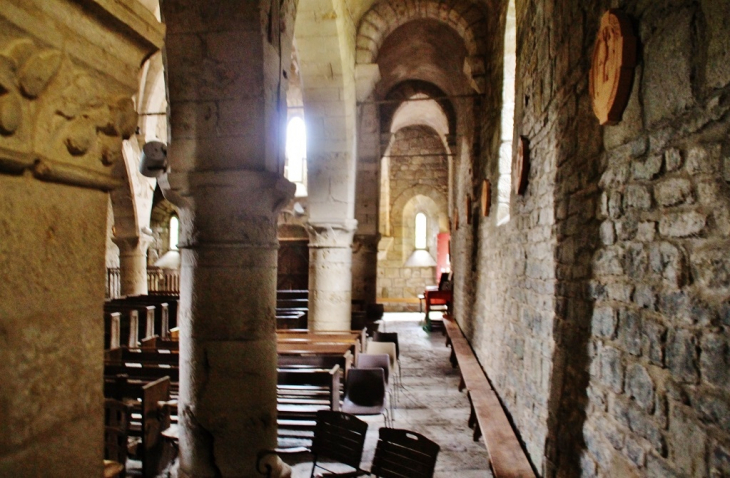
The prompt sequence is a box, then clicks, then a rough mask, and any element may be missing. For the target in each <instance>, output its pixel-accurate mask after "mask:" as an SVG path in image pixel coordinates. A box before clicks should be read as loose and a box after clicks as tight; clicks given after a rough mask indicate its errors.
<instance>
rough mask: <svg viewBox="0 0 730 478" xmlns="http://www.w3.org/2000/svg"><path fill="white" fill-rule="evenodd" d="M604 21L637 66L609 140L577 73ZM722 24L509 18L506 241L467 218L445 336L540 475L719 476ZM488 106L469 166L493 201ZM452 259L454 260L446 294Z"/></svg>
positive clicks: (664, 12) (647, 8)
mask: <svg viewBox="0 0 730 478" xmlns="http://www.w3.org/2000/svg"><path fill="white" fill-rule="evenodd" d="M618 6H620V7H622V8H623V9H624V10H625V11H626V12H627V13H628V14H629V15H631V17H632V21H633V24H634V27H635V29H636V33H637V35H638V37H639V44H640V54H639V59H640V62H639V67H638V68H637V70H636V74H635V78H634V85H633V90H632V97H631V100H630V102H629V106H628V108H627V111H626V113H625V114H624V119H623V121H622V122H621V123H620V124H618V125H617V126H609V127H600V126H599V125H598V122H597V120H596V119H595V117H594V116H593V114H592V111H591V105H590V97H589V93H588V84H587V83H588V81H587V78H588V75H587V74H588V70H589V68H590V58H591V54H592V49H593V42H594V39H595V34H596V31H597V29H598V24H599V20H600V17H601V15H602V14H603V12H604V11H605V10H606V9H607V8H610V7H618ZM729 15H730V2H727V1H704V2H697V3H693V2H681V1H675V2H670V1H661V2H608V1H592V2H580V3H577V2H576V3H574V4H570V5H567V4H556V2H552V1H542V0H534V1H532V2H517V25H518V31H517V57H518V59H517V75H516V77H517V94H516V115H515V120H516V125H515V138H517V137H519V136H520V135H523V136H526V137H527V138H528V139H529V141H530V156H531V161H532V165H531V169H530V175H529V186H528V189H527V192H526V193H525V195H524V196H523V197H518V196H515V195H514V193H512V195H511V198H510V202H511V204H510V206H511V220H510V222H509V223H507V224H506V225H504V226H500V227H497V226H496V214H495V212H496V207H494V206H493V208H492V214H491V215H490V217H489V218H483V219H482V223H481V224H480V226H479V234H478V239H479V245H478V259H477V260H478V266H477V267H476V269H477V271H478V273H477V274H476V277H477V280H476V291H475V294H474V296H473V298H472V300H473V304H474V307H473V314H471V315H470V316H462V317H459V311H457V317H458V318H459V319H460V321H461V322H463V323H462V326H464V327H465V329H466V330H467V331H469V333H471V334H472V335H471V338H472V343H473V345H474V347H475V350H476V352H477V354H478V355H479V358H480V361H481V363H482V365H483V366H484V368H485V370H486V371H487V373H488V374H489V376H490V379H491V380H492V382H493V384H494V386H495V388H496V390H497V392H498V393H499V395H500V397H501V398H502V400H503V402H504V405H505V407H506V409H507V411H508V413H509V415H510V416H511V418H512V420H513V421H514V423H515V425H516V428H517V429H518V431H519V433H520V436H521V438H522V440H523V441H524V444H525V448H526V450H527V451H528V454H529V457H530V459H531V461H532V463H533V464H534V465H535V467H536V469H537V471H538V472H539V474H540V475H542V476H612V477H613V476H656V477H659V476H661V477H667V476H670V477H671V476H728V475H729V474H730V451H729V450H730V446H729V445H728V444H729V442H730V434H729V433H728V430H729V429H730V426H729V425H730V424H728V422H727V419H728V418H727V417H728V416H730V394H729V391H730V388H729V385H728V383H729V381H728V378H729V377H728V373H727V371H728V368H729V367H728V365H730V353H729V352H728V351H729V350H730V347H729V344H728V336H729V334H728V325H729V324H730V319H728V310H729V309H730V307H728V293H730V280H729V279H728V277H729V274H728V270H730V264H729V262H730V259H728V257H730V255H728V245H729V243H728V236H729V235H730V220H729V218H730V213H729V211H730V209H729V208H730V188H729V187H728V180H729V178H730V172H728V168H729V167H730V166H729V165H728V163H729V162H730V160H728V159H727V158H728V156H729V153H730V144H729V143H728V130H729V129H730V124H728V123H729V122H730V121H729V120H728V111H729V110H730V104H729V102H728V100H727V98H728V92H729V91H730V90H729V88H728V83H730V67H728V66H727V65H728V55H730V53H728V52H730V48H729V46H730V40H728V38H730V35H728V33H730V32H729V31H728V30H729V29H730V27H728V25H730V18H728V16H729ZM490 61H492V62H493V63H492V64H489V65H488V67H487V68H486V70H487V71H499V70H501V68H498V67H501V65H498V64H497V63H498V62H497V61H496V60H490ZM491 83H492V81H488V84H491ZM496 104H497V101H495V100H494V99H492V98H491V97H490V94H489V93H488V94H487V97H486V101H485V103H484V110H485V112H486V114H485V118H484V120H483V122H482V129H481V134H482V147H483V151H484V153H483V157H482V158H480V162H481V164H480V165H479V167H481V168H483V171H484V174H485V175H486V177H488V178H490V179H491V181H492V184H493V185H494V184H496V181H497V178H498V166H497V162H498V161H497V158H498V141H496V139H495V138H498V137H499V135H498V132H497V131H498V130H497V128H495V127H494V122H493V121H492V120H491V117H490V116H489V114H490V108H493V107H494V106H495V105H496ZM463 169H464V168H463V167H462V171H461V173H460V174H464V173H463ZM460 180H461V181H465V179H464V178H461V179H460ZM493 190H494V188H493ZM468 192H472V191H470V190H469V189H468V185H467V186H465V187H463V188H462V189H461V190H459V192H458V194H459V195H458V197H457V198H456V201H457V206H459V207H460V208H461V211H462V213H461V214H462V216H461V218H460V221H461V222H460V224H462V225H461V227H460V230H459V231H458V234H457V237H458V240H460V241H462V242H461V244H464V245H468V243H469V241H468V240H469V238H470V237H469V236H470V234H469V231H468V228H465V227H464V226H463V221H464V217H463V211H464V206H463V205H461V204H460V203H461V202H464V201H465V195H466V194H467V193H468ZM472 193H473V192H472ZM495 197H496V195H494V196H493V197H492V200H493V201H492V202H493V204H494V203H495V202H496V201H495ZM472 254H473V252H472V249H470V248H468V247H466V248H465V247H462V248H459V250H458V251H457V252H456V255H457V257H455V258H454V261H455V268H456V269H457V278H458V276H459V274H460V271H463V270H464V269H468V268H469V267H470V266H471V265H472V262H471V261H470V259H469V258H470V257H471V256H472ZM467 272H468V271H467ZM467 272H464V273H467ZM467 295H468V293H467Z"/></svg>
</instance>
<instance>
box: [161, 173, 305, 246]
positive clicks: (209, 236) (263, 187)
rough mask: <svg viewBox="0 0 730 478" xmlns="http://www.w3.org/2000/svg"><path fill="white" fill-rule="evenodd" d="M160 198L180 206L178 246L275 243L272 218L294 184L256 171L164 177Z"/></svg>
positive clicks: (270, 174) (184, 174)
mask: <svg viewBox="0 0 730 478" xmlns="http://www.w3.org/2000/svg"><path fill="white" fill-rule="evenodd" d="M159 183H160V187H161V188H162V191H163V193H164V194H165V197H166V198H167V199H168V200H169V201H171V202H172V203H173V204H175V205H176V206H178V207H179V208H180V223H181V226H182V237H181V242H180V244H179V247H181V248H186V247H192V246H195V245H199V244H226V243H228V244H240V243H248V244H253V245H272V246H275V245H276V220H277V216H278V214H279V211H280V210H281V208H283V207H284V206H285V205H286V204H287V203H288V202H289V200H290V199H291V198H292V197H293V196H294V190H295V189H296V188H295V186H294V183H291V182H289V181H287V180H286V179H285V178H284V177H283V176H281V175H279V174H276V173H270V172H261V171H249V170H241V171H205V172H180V173H175V172H172V173H169V174H167V175H165V176H163V177H162V178H160V181H159Z"/></svg>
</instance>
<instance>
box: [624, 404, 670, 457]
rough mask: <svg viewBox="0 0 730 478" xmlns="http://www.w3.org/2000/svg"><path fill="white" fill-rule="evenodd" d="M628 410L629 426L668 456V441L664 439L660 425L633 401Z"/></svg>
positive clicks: (659, 451) (658, 450) (661, 453)
mask: <svg viewBox="0 0 730 478" xmlns="http://www.w3.org/2000/svg"><path fill="white" fill-rule="evenodd" d="M628 412H629V427H630V428H631V430H632V431H634V432H636V433H637V434H638V435H639V436H641V437H643V438H645V439H646V440H647V441H648V442H649V443H651V446H652V447H653V448H654V450H655V451H656V452H657V453H658V454H660V455H662V456H666V453H667V442H666V440H665V439H664V435H663V434H662V431H661V429H660V427H659V426H658V425H657V424H656V423H655V422H654V421H653V420H652V419H651V417H650V416H649V415H648V414H647V413H646V412H645V411H644V410H642V409H640V408H639V407H637V406H636V405H635V404H633V403H630V404H629V406H628Z"/></svg>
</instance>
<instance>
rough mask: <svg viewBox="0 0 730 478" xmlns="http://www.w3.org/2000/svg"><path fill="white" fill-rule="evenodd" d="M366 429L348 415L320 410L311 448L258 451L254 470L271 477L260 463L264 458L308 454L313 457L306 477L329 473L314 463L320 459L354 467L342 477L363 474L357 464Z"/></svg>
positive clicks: (264, 465)
mask: <svg viewBox="0 0 730 478" xmlns="http://www.w3.org/2000/svg"><path fill="white" fill-rule="evenodd" d="M367 430H368V424H367V423H366V422H364V421H362V420H360V419H359V418H357V417H356V416H354V415H352V414H349V413H344V412H333V411H331V410H320V411H318V412H317V424H316V426H315V429H314V438H313V440H312V446H311V447H309V448H306V447H293V448H277V449H275V450H262V451H260V452H259V453H258V457H257V461H256V470H257V471H258V472H259V473H261V474H263V475H266V476H271V472H272V468H271V465H270V464H269V463H265V460H264V458H265V457H267V456H268V455H273V454H292V453H307V452H308V453H311V454H312V455H313V457H314V460H313V463H312V473H311V474H310V478H311V477H313V476H314V471H315V469H317V468H322V469H323V470H325V471H329V470H327V468H324V467H323V466H322V465H320V464H318V463H317V462H318V460H320V458H329V459H332V460H336V461H338V462H340V463H343V464H345V465H348V466H350V467H352V468H354V471H350V472H346V473H344V474H343V475H344V476H360V475H364V474H366V473H367V472H365V471H363V470H361V469H360V461H361V460H362V451H363V447H364V446H365V434H366V433H367ZM262 463H263V469H262ZM328 475H330V476H339V475H340V474H338V473H333V472H330V473H328Z"/></svg>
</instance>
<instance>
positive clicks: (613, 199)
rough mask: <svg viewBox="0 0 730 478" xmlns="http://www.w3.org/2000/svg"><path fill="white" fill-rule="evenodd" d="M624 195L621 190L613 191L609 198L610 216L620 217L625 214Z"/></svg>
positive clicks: (613, 217) (612, 217)
mask: <svg viewBox="0 0 730 478" xmlns="http://www.w3.org/2000/svg"><path fill="white" fill-rule="evenodd" d="M622 199H623V196H622V195H621V193H619V192H616V191H614V192H612V193H611V195H610V196H609V198H608V217H610V218H611V219H618V218H619V217H621V215H622V214H623V212H624V210H623V207H622Z"/></svg>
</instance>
